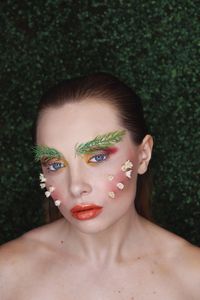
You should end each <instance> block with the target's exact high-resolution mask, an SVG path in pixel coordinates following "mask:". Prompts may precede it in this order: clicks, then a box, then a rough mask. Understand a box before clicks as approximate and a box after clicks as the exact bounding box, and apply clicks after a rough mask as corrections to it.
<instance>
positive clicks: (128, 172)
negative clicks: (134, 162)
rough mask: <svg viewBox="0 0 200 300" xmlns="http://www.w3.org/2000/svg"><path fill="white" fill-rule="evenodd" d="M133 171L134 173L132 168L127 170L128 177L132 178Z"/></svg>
mask: <svg viewBox="0 0 200 300" xmlns="http://www.w3.org/2000/svg"><path fill="white" fill-rule="evenodd" d="M131 173H132V170H129V171H127V172H126V177H128V178H131V176H132V175H131Z"/></svg>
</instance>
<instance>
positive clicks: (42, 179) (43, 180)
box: [40, 173, 46, 182]
mask: <svg viewBox="0 0 200 300" xmlns="http://www.w3.org/2000/svg"><path fill="white" fill-rule="evenodd" d="M45 181H46V178H45V177H44V174H42V173H40V182H45Z"/></svg>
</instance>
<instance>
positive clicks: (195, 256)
mask: <svg viewBox="0 0 200 300" xmlns="http://www.w3.org/2000/svg"><path fill="white" fill-rule="evenodd" d="M177 264H178V272H179V275H180V276H181V277H182V278H183V280H184V281H185V282H188V283H189V285H190V287H191V288H192V290H193V291H194V292H195V291H196V293H198V297H199V295H200V248H199V247H196V246H194V245H192V244H190V243H189V242H186V241H185V242H183V243H182V245H181V247H180V249H179V252H178V255H177Z"/></svg>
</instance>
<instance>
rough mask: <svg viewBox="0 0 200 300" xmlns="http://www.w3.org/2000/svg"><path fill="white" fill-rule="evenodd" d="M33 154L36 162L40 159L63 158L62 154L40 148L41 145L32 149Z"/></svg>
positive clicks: (48, 148) (46, 148)
mask: <svg viewBox="0 0 200 300" xmlns="http://www.w3.org/2000/svg"><path fill="white" fill-rule="evenodd" d="M33 153H34V156H35V161H36V162H38V161H40V160H41V159H42V158H48V159H52V158H58V159H60V158H62V157H63V155H62V153H60V152H59V151H58V150H56V149H54V148H50V147H47V146H41V145H36V146H35V147H34V148H33Z"/></svg>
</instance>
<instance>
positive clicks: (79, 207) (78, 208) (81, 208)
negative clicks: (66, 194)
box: [71, 203, 102, 213]
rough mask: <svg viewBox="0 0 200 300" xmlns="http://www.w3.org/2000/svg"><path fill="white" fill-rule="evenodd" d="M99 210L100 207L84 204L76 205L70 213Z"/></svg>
mask: <svg viewBox="0 0 200 300" xmlns="http://www.w3.org/2000/svg"><path fill="white" fill-rule="evenodd" d="M95 208H96V209H100V208H102V206H99V205H96V204H89V203H84V204H78V205H76V206H74V207H72V209H71V212H72V213H74V212H79V211H84V210H90V209H95Z"/></svg>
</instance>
